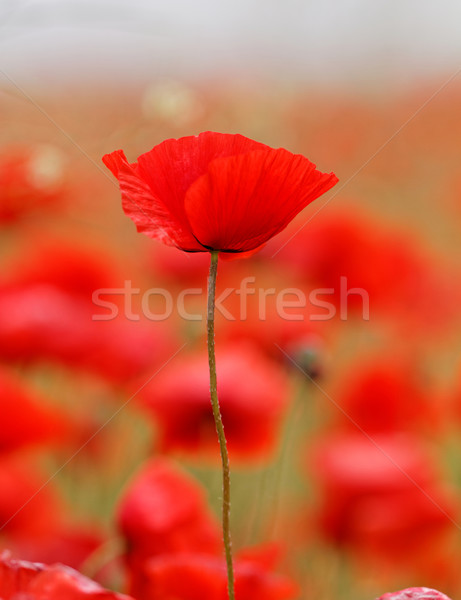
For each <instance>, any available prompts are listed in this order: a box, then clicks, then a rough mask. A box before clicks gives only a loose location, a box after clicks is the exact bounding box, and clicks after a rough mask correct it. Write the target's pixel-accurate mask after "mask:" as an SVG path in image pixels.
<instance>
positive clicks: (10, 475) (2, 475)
mask: <svg viewBox="0 0 461 600" xmlns="http://www.w3.org/2000/svg"><path fill="white" fill-rule="evenodd" d="M46 482H47V475H46V473H41V472H40V469H39V468H38V466H37V465H36V464H31V463H28V462H27V461H25V460H24V458H23V457H21V456H14V457H12V456H8V457H4V458H1V459H0V490H1V494H0V529H1V531H2V533H4V534H6V535H8V536H12V537H16V536H27V537H34V536H40V535H47V534H48V533H49V532H50V531H52V530H55V529H56V528H57V527H60V525H61V523H62V518H63V513H64V507H63V503H62V501H61V499H60V497H59V495H58V493H57V491H56V488H55V487H54V486H53V484H52V482H48V483H47V484H46ZM45 484H46V485H45Z"/></svg>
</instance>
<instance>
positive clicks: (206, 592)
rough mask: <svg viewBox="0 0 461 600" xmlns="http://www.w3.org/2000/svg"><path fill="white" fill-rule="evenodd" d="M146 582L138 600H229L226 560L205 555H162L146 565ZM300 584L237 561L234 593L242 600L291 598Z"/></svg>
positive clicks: (254, 565) (257, 565) (244, 561)
mask: <svg viewBox="0 0 461 600" xmlns="http://www.w3.org/2000/svg"><path fill="white" fill-rule="evenodd" d="M145 574H146V577H145V585H144V586H143V588H142V589H140V590H139V591H138V595H137V596H136V597H137V600H150V599H151V598H156V600H170V598H176V599H177V600H202V599H203V598H206V599H207V600H226V598H227V597H228V596H227V576H226V567H225V563H224V560H223V559H221V558H218V557H215V556H209V555H206V554H176V555H163V556H159V557H156V558H153V559H150V560H149V561H148V562H147V563H146V565H145ZM298 592H299V589H298V586H297V585H296V584H295V583H294V582H293V581H292V580H290V579H288V578H287V577H284V576H282V575H277V574H274V573H271V572H270V571H269V570H268V569H266V568H265V567H263V566H262V565H261V564H258V563H257V562H253V561H247V560H241V559H236V560H235V593H236V597H237V598H239V600H253V599H254V598H265V599H266V600H288V599H290V598H294V597H296V596H297V595H298Z"/></svg>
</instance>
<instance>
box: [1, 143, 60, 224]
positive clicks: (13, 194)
mask: <svg viewBox="0 0 461 600" xmlns="http://www.w3.org/2000/svg"><path fill="white" fill-rule="evenodd" d="M64 193H65V189H64V181H63V165H62V158H61V156H60V154H59V151H58V150H57V149H56V148H53V147H52V146H38V145H37V146H29V147H20V146H16V147H9V148H6V149H3V150H2V151H1V152H0V223H2V222H11V221H15V220H17V219H18V218H20V217H22V216H23V215H27V214H28V213H30V212H34V211H37V210H43V208H44V207H46V206H49V205H56V204H57V203H58V202H59V201H60V200H62V198H63V194H64Z"/></svg>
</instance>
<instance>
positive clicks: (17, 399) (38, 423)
mask: <svg viewBox="0 0 461 600" xmlns="http://www.w3.org/2000/svg"><path fill="white" fill-rule="evenodd" d="M0 414H1V419H0V453H1V452H10V451H12V450H15V449H17V448H20V447H23V446H28V445H31V444H41V443H45V442H64V441H66V440H68V439H69V435H70V434H71V435H72V432H73V431H74V427H73V426H72V424H71V422H70V419H69V418H68V417H67V416H66V415H65V414H64V413H62V412H61V411H60V410H58V409H57V408H56V407H55V406H53V405H52V404H50V403H49V402H48V403H47V402H46V399H45V398H42V397H41V396H40V395H39V394H37V393H36V392H33V391H31V390H30V389H28V387H27V386H26V385H24V384H22V383H21V382H20V380H18V379H16V378H15V377H12V376H11V375H10V374H8V373H7V372H6V371H4V370H2V369H0Z"/></svg>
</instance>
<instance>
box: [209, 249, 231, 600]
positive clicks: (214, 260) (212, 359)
mask: <svg viewBox="0 0 461 600" xmlns="http://www.w3.org/2000/svg"><path fill="white" fill-rule="evenodd" d="M210 254H211V263H210V274H209V276H208V309H207V340H208V364H209V367H210V395H211V406H212V408H213V416H214V420H215V425H216V431H217V432H218V439H219V449H220V451H221V463H222V479H223V497H222V529H223V540H224V551H225V554H226V564H227V589H228V592H229V600H235V593H234V567H233V561H232V540H231V533H230V467H229V454H228V452H227V442H226V436H225V435H224V426H223V422H222V417H221V411H220V408H219V401H218V390H217V379H216V356H215V344H214V313H215V295H216V275H217V272H218V254H219V253H218V252H217V251H215V250H212V251H211V253H210Z"/></svg>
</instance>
